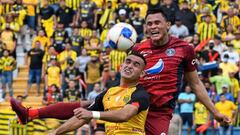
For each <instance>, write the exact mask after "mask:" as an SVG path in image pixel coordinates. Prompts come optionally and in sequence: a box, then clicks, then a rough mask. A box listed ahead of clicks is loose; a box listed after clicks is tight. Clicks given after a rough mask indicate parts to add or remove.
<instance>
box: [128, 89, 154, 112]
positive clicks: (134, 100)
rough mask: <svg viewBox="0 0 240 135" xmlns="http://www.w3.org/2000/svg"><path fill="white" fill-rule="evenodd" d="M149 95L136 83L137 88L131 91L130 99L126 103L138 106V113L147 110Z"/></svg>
mask: <svg viewBox="0 0 240 135" xmlns="http://www.w3.org/2000/svg"><path fill="white" fill-rule="evenodd" d="M149 100H150V99H149V95H148V93H147V91H146V90H145V89H144V88H143V87H142V86H141V85H137V89H136V90H135V92H133V94H132V96H131V100H130V101H129V102H128V103H127V104H131V105H134V106H137V107H138V113H139V112H141V111H143V110H147V109H148V107H149V104H150V103H149V102H150V101H149Z"/></svg>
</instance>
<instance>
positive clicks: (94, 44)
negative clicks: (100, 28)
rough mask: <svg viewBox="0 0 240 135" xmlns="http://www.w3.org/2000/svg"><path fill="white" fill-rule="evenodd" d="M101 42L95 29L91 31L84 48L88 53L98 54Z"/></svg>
mask: <svg viewBox="0 0 240 135" xmlns="http://www.w3.org/2000/svg"><path fill="white" fill-rule="evenodd" d="M101 47H102V44H101V41H100V39H99V38H98V36H97V30H93V31H92V36H91V37H90V39H89V42H88V45H86V46H85V48H86V49H87V50H88V54H92V53H97V54H99V52H100V50H101Z"/></svg>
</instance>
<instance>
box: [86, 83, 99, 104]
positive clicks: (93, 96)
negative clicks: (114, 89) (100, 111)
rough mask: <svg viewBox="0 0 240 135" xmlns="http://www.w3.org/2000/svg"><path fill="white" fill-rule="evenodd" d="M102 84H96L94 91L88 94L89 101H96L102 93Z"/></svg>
mask: <svg viewBox="0 0 240 135" xmlns="http://www.w3.org/2000/svg"><path fill="white" fill-rule="evenodd" d="M101 92H102V91H101V86H100V84H99V83H96V84H95V85H94V88H93V91H91V92H90V93H89V94H88V98H87V100H88V101H95V98H96V97H97V96H98V95H99V94H100V93H101Z"/></svg>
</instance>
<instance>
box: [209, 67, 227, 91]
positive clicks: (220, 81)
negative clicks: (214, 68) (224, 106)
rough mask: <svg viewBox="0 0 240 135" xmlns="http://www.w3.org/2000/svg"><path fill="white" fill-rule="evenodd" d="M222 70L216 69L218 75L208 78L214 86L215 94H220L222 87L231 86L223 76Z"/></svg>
mask: <svg viewBox="0 0 240 135" xmlns="http://www.w3.org/2000/svg"><path fill="white" fill-rule="evenodd" d="M222 73H223V71H222V69H218V74H217V75H215V76H212V77H210V78H209V80H210V82H211V83H213V84H215V88H216V90H217V94H220V93H222V86H223V85H224V84H227V85H228V86H230V85H231V81H230V79H229V78H228V77H227V76H223V74H222Z"/></svg>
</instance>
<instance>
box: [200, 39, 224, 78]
mask: <svg viewBox="0 0 240 135" xmlns="http://www.w3.org/2000/svg"><path fill="white" fill-rule="evenodd" d="M213 48H214V40H210V41H209V42H208V44H207V46H205V49H204V50H203V51H201V53H200V63H202V64H203V66H204V65H206V64H208V65H209V64H210V63H213V62H217V63H219V62H220V54H219V53H218V52H217V51H215V50H213ZM217 71H218V66H217V65H216V66H213V67H211V68H210V69H207V70H204V71H202V72H203V75H204V76H206V77H211V76H214V75H216V74H217Z"/></svg>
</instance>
